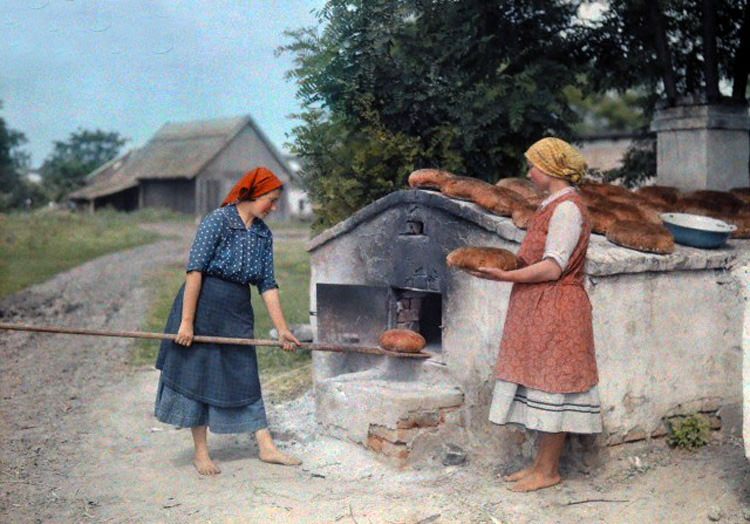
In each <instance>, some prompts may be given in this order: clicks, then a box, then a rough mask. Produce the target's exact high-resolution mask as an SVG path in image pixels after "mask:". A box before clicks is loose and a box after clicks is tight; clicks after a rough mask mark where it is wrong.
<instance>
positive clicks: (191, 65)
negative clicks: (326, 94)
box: [0, 0, 324, 167]
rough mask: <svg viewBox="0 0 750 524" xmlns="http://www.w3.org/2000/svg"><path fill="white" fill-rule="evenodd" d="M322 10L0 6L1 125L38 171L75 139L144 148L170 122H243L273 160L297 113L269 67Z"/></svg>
mask: <svg viewBox="0 0 750 524" xmlns="http://www.w3.org/2000/svg"><path fill="white" fill-rule="evenodd" d="M323 4H324V0H286V1H278V2H275V1H262V0H221V1H217V0H213V1H211V0H0V35H1V36H0V42H2V44H0V100H2V109H0V116H2V118H3V119H5V122H6V124H7V125H8V126H9V127H10V128H12V129H15V130H18V131H21V132H23V133H24V134H25V135H26V138H27V139H28V143H27V144H26V145H25V149H26V150H27V151H28V152H29V153H31V155H32V166H33V167H38V166H39V165H40V164H41V163H42V161H43V160H44V158H45V157H46V156H47V155H48V154H49V153H50V152H51V151H52V148H53V141H55V140H65V139H67V138H68V136H69V135H70V133H72V132H74V131H77V130H79V129H90V130H93V129H102V130H104V131H116V132H118V133H120V134H121V135H122V136H125V137H127V138H128V139H129V142H128V143H127V145H126V146H125V149H128V148H132V147H140V146H142V145H144V144H145V143H146V142H147V141H148V139H149V138H150V137H151V136H152V135H153V134H154V133H155V132H156V131H157V130H158V129H159V127H161V126H162V125H163V124H164V123H166V122H168V121H169V122H181V121H190V120H199V119H208V118H217V117H228V116H237V115H242V114H250V115H252V117H253V118H254V119H255V121H256V123H257V124H258V125H259V126H260V128H261V129H262V130H263V131H264V132H265V134H266V135H267V136H268V137H269V138H270V140H271V141H272V142H273V143H274V144H275V145H276V146H277V147H278V148H279V149H286V148H284V143H285V142H288V139H287V137H286V135H287V134H288V133H289V132H290V131H291V129H292V127H293V126H294V120H293V119H291V118H289V115H290V114H291V113H295V112H298V111H299V110H300V106H299V103H298V101H297V100H296V98H295V91H296V87H295V85H294V83H293V81H291V80H287V79H285V78H284V76H285V73H286V71H288V70H289V69H291V67H292V57H291V55H289V54H283V55H281V56H280V57H276V56H274V50H275V49H276V48H277V47H278V46H279V45H282V44H284V43H289V42H290V40H289V39H288V38H287V37H285V36H284V35H283V31H284V30H287V29H297V28H300V27H304V26H310V25H316V24H317V20H316V17H315V14H314V11H315V10H317V9H320V8H321V7H322V5H323Z"/></svg>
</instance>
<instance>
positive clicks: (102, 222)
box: [0, 210, 192, 298]
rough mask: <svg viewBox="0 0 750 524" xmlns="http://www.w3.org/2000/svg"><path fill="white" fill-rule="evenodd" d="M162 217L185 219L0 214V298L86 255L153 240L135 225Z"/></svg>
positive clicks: (147, 213) (142, 214)
mask: <svg viewBox="0 0 750 524" xmlns="http://www.w3.org/2000/svg"><path fill="white" fill-rule="evenodd" d="M167 219H172V220H185V218H181V217H179V216H178V215H174V214H171V213H168V212H165V211H154V210H144V211H139V212H136V213H116V212H113V211H101V212H97V213H96V215H89V214H85V213H71V212H68V211H59V210H58V211H51V210H39V211H35V212H33V213H11V214H7V215H6V214H0V298H3V297H5V296H8V295H10V294H11V293H14V292H16V291H19V290H21V289H23V288H25V287H28V286H30V285H32V284H36V283H39V282H43V281H45V280H47V279H48V278H50V277H52V276H53V275H55V274H56V273H59V272H61V271H65V270H67V269H70V268H72V267H75V266H77V265H79V264H82V263H84V262H86V261H87V260H91V259H93V258H96V257H98V256H101V255H105V254H107V253H113V252H115V251H121V250H123V249H128V248H131V247H134V246H138V245H141V244H146V243H148V242H152V241H153V240H155V239H156V238H157V235H156V234H155V233H150V232H147V231H143V230H142V229H140V228H138V224H139V223H141V222H151V221H155V220H167ZM191 220H192V219H191Z"/></svg>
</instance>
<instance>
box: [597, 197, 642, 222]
mask: <svg viewBox="0 0 750 524" xmlns="http://www.w3.org/2000/svg"><path fill="white" fill-rule="evenodd" d="M605 209H607V210H609V212H610V213H612V214H613V215H615V218H616V219H617V220H630V221H634V222H638V221H642V220H644V219H645V217H644V216H643V214H642V213H641V212H640V211H639V210H638V208H637V207H636V206H635V205H633V204H623V203H620V202H611V201H610V202H608V203H607V204H606V207H605Z"/></svg>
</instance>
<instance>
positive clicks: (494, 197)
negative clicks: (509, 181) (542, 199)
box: [473, 185, 526, 217]
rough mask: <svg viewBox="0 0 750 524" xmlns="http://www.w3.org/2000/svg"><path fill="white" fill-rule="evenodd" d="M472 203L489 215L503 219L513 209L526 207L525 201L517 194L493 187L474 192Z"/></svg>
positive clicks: (510, 213)
mask: <svg viewBox="0 0 750 524" xmlns="http://www.w3.org/2000/svg"><path fill="white" fill-rule="evenodd" d="M473 201H474V203H475V204H477V205H478V206H479V207H481V208H483V209H486V210H487V211H489V212H490V213H494V214H495V215H499V216H503V217H509V216H511V215H512V214H513V211H514V210H515V209H517V208H519V207H521V206H526V201H525V200H524V198H523V197H522V196H521V195H519V194H518V193H515V192H513V191H511V190H510V189H503V188H502V187H497V186H493V185H489V187H482V188H481V189H479V190H476V191H475V192H474V199H473Z"/></svg>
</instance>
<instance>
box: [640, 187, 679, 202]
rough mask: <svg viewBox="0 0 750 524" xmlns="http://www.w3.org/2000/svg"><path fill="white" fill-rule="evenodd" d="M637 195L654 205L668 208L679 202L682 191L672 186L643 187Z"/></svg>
mask: <svg viewBox="0 0 750 524" xmlns="http://www.w3.org/2000/svg"><path fill="white" fill-rule="evenodd" d="M636 193H637V194H638V195H640V196H641V197H643V198H645V199H647V200H649V201H651V202H652V203H654V204H660V205H667V206H671V205H673V204H674V203H675V202H677V199H678V198H679V196H680V190H679V189H677V188H676V187H671V186H643V187H640V188H638V189H637V190H636Z"/></svg>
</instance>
